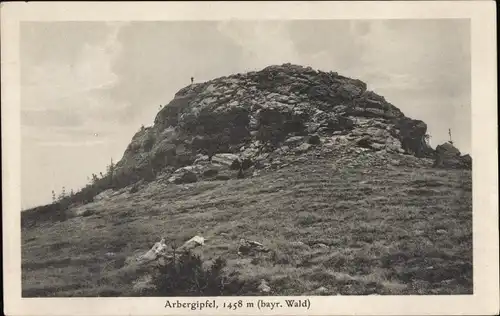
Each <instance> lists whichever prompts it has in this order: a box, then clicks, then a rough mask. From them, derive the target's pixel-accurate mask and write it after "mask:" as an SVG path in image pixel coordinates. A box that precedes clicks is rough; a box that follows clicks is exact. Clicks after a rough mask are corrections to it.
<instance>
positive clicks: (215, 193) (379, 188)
mask: <svg viewBox="0 0 500 316" xmlns="http://www.w3.org/2000/svg"><path fill="white" fill-rule="evenodd" d="M366 171H367V170H364V169H343V170H335V169H334V168H332V165H331V162H329V161H328V160H323V161H321V160H318V161H317V162H316V163H315V164H314V165H311V164H309V165H306V164H304V165H292V166H289V167H287V168H284V169H281V170H278V171H274V172H269V173H262V174H261V175H259V176H258V177H255V178H247V179H238V180H237V179H233V180H228V181H211V182H199V183H194V184H190V185H180V186H176V185H164V184H160V183H153V184H151V185H149V186H148V187H147V188H145V189H143V190H140V191H138V192H135V193H129V192H128V191H125V192H124V193H123V194H122V195H119V196H116V197H113V198H111V199H109V200H103V201H98V202H94V203H91V204H89V205H87V206H86V207H88V208H89V209H92V211H93V212H92V214H91V215H89V216H87V217H74V218H69V219H68V220H66V221H62V222H44V223H39V224H36V225H34V226H33V227H31V228H23V231H22V285H23V296H25V297H33V296H89V297H91V296H131V295H138V294H137V293H135V292H134V291H133V288H132V285H133V282H134V281H135V280H137V279H138V278H140V277H142V276H143V275H144V274H145V273H147V271H148V267H137V266H134V265H130V264H127V262H128V260H129V258H131V257H133V256H134V255H136V254H137V253H140V252H145V251H147V250H148V249H149V248H150V247H151V246H152V245H153V244H154V243H155V242H156V241H158V240H159V239H160V238H161V237H162V236H165V237H166V238H167V240H170V241H171V242H174V243H176V244H177V245H180V244H181V243H182V242H184V241H185V240H187V239H189V238H191V237H192V236H194V235H200V236H203V237H205V238H206V244H205V246H203V247H202V248H199V249H198V250H196V251H197V252H198V254H199V255H201V257H202V258H204V260H206V261H209V260H213V259H215V258H217V257H219V256H222V257H223V258H225V259H226V260H227V269H228V270H229V271H234V272H235V273H236V275H237V277H238V278H239V279H240V280H242V281H248V284H254V283H256V282H259V281H260V280H261V279H265V280H267V281H268V283H269V285H270V287H271V289H272V292H271V294H272V295H309V294H311V293H313V291H314V290H315V289H317V288H319V287H321V286H324V287H326V288H327V289H328V291H329V294H331V295H335V294H341V295H366V294H374V293H376V294H471V293H472V192H471V172H470V171H464V170H438V169H431V168H421V169H415V168H412V169H409V168H408V169H407V168H404V167H392V168H374V169H370V170H369V171H370V172H366ZM240 238H246V239H250V240H256V241H259V242H261V243H263V244H264V245H265V246H266V247H268V248H270V249H271V250H272V251H271V252H269V253H266V254H259V255H256V256H247V257H242V256H239V255H238V254H237V252H238V250H237V249H238V245H239V244H238V243H239V240H240ZM318 244H323V245H318ZM109 253H113V256H111V257H110V255H109ZM245 291H246V292H245V293H240V294H246V295H253V294H258V293H252V292H251V290H249V289H247V290H245Z"/></svg>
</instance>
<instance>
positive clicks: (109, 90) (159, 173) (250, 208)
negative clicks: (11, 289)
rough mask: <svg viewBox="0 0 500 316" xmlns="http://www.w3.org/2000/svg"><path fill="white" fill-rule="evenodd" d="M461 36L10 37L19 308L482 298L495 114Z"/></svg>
mask: <svg viewBox="0 0 500 316" xmlns="http://www.w3.org/2000/svg"><path fill="white" fill-rule="evenodd" d="M464 2H465V1H464ZM212 4H214V5H215V3H212ZM236 4H237V3H233V5H234V8H237V7H238V6H237V5H236ZM250 4H252V3H247V5H250ZM299 4H300V3H299ZM66 5H67V6H68V7H71V5H69V4H66ZM136 5H139V4H138V3H137V4H136ZM218 5H219V6H221V5H222V4H221V3H219V4H218ZM242 5H243V4H242ZM254 5H255V6H258V5H257V4H256V3H254ZM274 5H275V6H277V5H278V3H274ZM302 5H305V4H303V3H302ZM28 6H29V5H28ZM87 6H88V7H89V8H92V5H91V4H87ZM186 6H187V4H186ZM290 6H293V5H292V4H290ZM39 7H40V8H43V6H39ZM115 7H116V8H117V9H118V6H115ZM191 7H193V6H191ZM234 8H233V9H234ZM492 8H493V7H492ZM235 10H236V9H235ZM483 11H484V10H483ZM61 14H62V13H61ZM184 14H187V13H184ZM491 16H492V17H493V16H494V14H492V15H491ZM471 20H472V19H471V18H465V17H462V18H461V17H456V18H437V17H428V18H408V17H406V18H405V17H401V18H395V17H393V18H362V17H361V18H352V17H351V18H330V19H329V18H327V17H324V18H320V19H317V18H309V19H308V18H300V19H299V18H290V19H285V18H281V19H278V18H267V19H265V18H263V19H259V18H258V17H257V16H255V17H253V16H252V17H251V18H246V19H243V18H242V19H237V18H225V19H223V18H220V19H217V18H214V19H181V18H179V19H164V20H158V19H153V20H144V19H135V20H134V19H133V18H131V19H129V20H125V19H123V18H121V19H120V18H118V19H112V18H110V19H108V20H85V19H79V20H71V19H62V18H59V19H57V20H52V21H51V20H48V19H41V20H34V19H31V20H30V19H26V20H22V21H19V22H18V24H17V43H16V44H17V47H18V64H17V69H18V73H17V77H16V78H17V82H16V84H17V85H18V88H17V90H16V91H18V96H17V100H18V105H17V110H15V111H17V114H16V115H17V117H18V118H17V120H18V123H19V126H18V129H17V131H18V132H16V130H9V131H8V132H7V133H18V142H19V143H18V145H17V146H18V147H17V148H18V150H19V154H17V156H13V157H18V161H17V163H18V168H19V170H18V173H17V174H18V175H19V179H17V180H16V183H17V184H18V185H17V186H16V190H18V192H19V193H17V194H18V196H19V201H18V202H17V204H15V205H18V207H19V208H18V209H17V210H15V209H8V210H7V209H5V208H4V235H5V230H6V226H9V228H8V229H12V230H14V229H16V230H18V231H19V230H20V233H19V232H16V236H17V235H19V240H18V241H17V242H18V243H19V246H17V252H20V254H19V255H20V261H19V265H20V266H19V267H17V268H16V269H20V280H18V281H16V282H18V283H19V282H20V284H19V286H20V296H21V297H20V299H22V300H28V302H29V300H30V299H46V298H59V299H63V298H94V299H98V298H99V299H101V298H128V299H130V300H134V299H141V298H157V299H160V298H162V299H160V300H159V302H160V303H158V305H159V306H158V309H157V311H158V310H159V311H160V313H161V312H163V313H164V314H167V313H179V312H181V313H187V312H189V311H190V310H191V309H192V310H195V309H198V310H200V306H201V307H202V308H205V309H204V310H203V312H206V313H213V314H220V313H230V311H236V310H237V311H238V312H242V313H243V311H244V312H247V313H256V314H267V313H282V314H296V313H305V314H307V313H308V311H312V310H314V311H315V313H316V314H321V313H323V314H327V313H329V312H335V311H333V310H331V311H329V310H323V311H321V306H320V303H314V298H324V299H326V298H339V297H340V298H344V297H347V298H351V297H352V298H357V297H361V298H368V297H369V298H370V299H377V298H380V297H395V296H396V297H417V299H418V297H422V298H423V297H429V296H436V297H443V296H446V297H448V296H449V297H457V298H458V297H467V296H468V297H477V295H481V294H484V291H483V290H481V289H479V290H478V286H479V285H478V283H477V282H478V281H477V280H478V278H477V275H478V273H480V271H479V270H477V269H479V268H477V265H476V264H475V262H478V261H479V260H480V259H477V258H476V255H478V253H479V250H477V249H478V248H482V250H481V251H483V252H490V255H492V254H494V253H495V252H497V253H498V240H496V241H492V243H491V244H485V245H482V244H477V243H476V239H475V236H474V235H475V234H476V227H477V226H473V223H474V225H476V217H474V221H473V214H474V216H477V215H476V213H475V212H478V211H477V208H478V206H477V205H476V203H477V201H476V199H477V197H476V196H475V194H476V193H475V192H476V191H477V190H476V188H477V187H479V186H480V185H481V184H480V183H479V182H480V181H481V178H479V177H478V176H477V172H479V171H476V168H477V169H479V170H480V171H481V170H482V172H483V173H484V170H485V169H486V168H487V166H488V164H490V165H491V163H494V162H493V160H491V158H489V156H488V157H486V154H484V153H485V150H484V146H485V145H481V144H480V141H481V140H478V136H479V134H477V133H476V134H475V135H474V134H473V125H474V126H476V127H475V128H480V127H481V126H480V125H481V124H484V127H485V128H487V126H494V128H495V129H493V130H491V129H490V132H485V134H487V133H490V136H489V137H490V138H494V137H496V132H497V131H496V127H495V126H496V116H495V117H492V116H491V113H493V114H496V112H495V111H496V105H495V104H494V103H493V102H491V100H488V101H485V102H484V103H482V104H478V103H477V102H476V99H474V98H473V95H476V97H477V94H478V93H474V92H473V85H474V78H473V73H474V68H473V62H472V60H473V59H472V55H473V53H472V51H473V43H474V41H476V38H474V37H473V33H472V22H471ZM491 22H492V23H493V22H494V21H493V20H492V19H491ZM3 26H4V25H2V27H3ZM492 38H493V37H492ZM2 44H4V39H2ZM8 44H10V43H7V45H8ZM2 46H3V45H2ZM492 47H493V46H492ZM491 54H493V55H494V51H493V52H492V53H491ZM488 56H489V55H488ZM479 59H481V58H479ZM4 61H6V59H4V53H3V52H2V64H4ZM486 68H488V67H486ZM491 68H496V67H494V65H491ZM2 72H3V70H2ZM494 79H496V77H494ZM7 80H9V78H7V79H6V80H4V73H2V91H4V87H5V86H4V82H5V81H7ZM481 80H483V79H481ZM9 84H14V82H13V80H12V82H10V81H9ZM494 86H495V85H491V87H493V88H492V89H494ZM488 87H490V86H488ZM6 89H7V88H6ZM492 91H493V90H490V91H489V92H490V93H492ZM493 94H494V97H496V94H495V92H493ZM488 102H489V103H488ZM2 104H4V101H2ZM8 104H9V105H10V103H8ZM482 109H485V110H484V113H490V114H486V118H487V119H490V123H488V122H487V121H477V118H476V117H477V116H476V115H474V114H473V113H477V112H481V111H483V110H482ZM488 111H489V112H488ZM2 112H4V106H2ZM3 114H4V113H2V126H3V125H4V115H3ZM488 115H490V116H489V117H488ZM483 117H484V115H483ZM11 124H13V123H11ZM5 132H6V131H5V130H4V129H3V130H2V147H3V146H4V135H5ZM492 132H493V133H494V134H495V135H493V134H491V133H492ZM485 137H486V136H485ZM484 141H485V142H486V143H487V144H488V145H487V146H495V147H493V148H489V150H491V151H494V152H496V150H497V147H496V146H497V145H496V141H493V142H489V141H488V138H485V139H484ZM481 146H483V147H481ZM487 149H488V148H487ZM3 152H5V151H4V150H3ZM481 153H483V154H481ZM486 153H487V152H486ZM481 155H485V156H481ZM482 157H485V158H482ZM12 159H13V158H11V160H9V161H11V162H12ZM481 159H483V160H481ZM3 160H4V159H3ZM6 168H7V167H4V166H2V170H3V172H2V173H4V172H5V170H4V169H6ZM481 168H482V169H481ZM495 168H496V166H495ZM9 170H10V169H9ZM491 170H494V169H491ZM495 173H496V172H495ZM7 176H8V175H7ZM11 177H12V175H11ZM485 179H486V178H485ZM3 181H4V183H3V186H5V185H6V183H5V178H4V179H3ZM485 181H486V180H485ZM488 181H490V180H488ZM490 183H491V182H490ZM485 186H486V189H484V188H485ZM488 186H489V184H483V185H482V186H481V188H483V189H484V191H482V192H483V196H486V197H485V198H482V201H483V204H481V205H482V209H483V213H482V214H483V216H484V218H485V219H486V220H483V221H482V222H483V223H484V222H486V223H488V222H490V223H491V222H492V221H495V219H498V217H495V216H498V209H496V211H495V209H494V208H495V202H494V200H496V198H495V197H497V195H495V194H497V193H496V191H497V188H494V187H491V186H489V187H488ZM473 189H474V190H473ZM483 189H482V190H483ZM488 196H489V197H488ZM488 201H489V202H488ZM488 203H489V204H488ZM478 205H479V204H478ZM487 207H490V208H492V209H490V210H489V211H488V210H487V209H486V208H487ZM496 207H497V206H496ZM473 209H474V212H473ZM5 212H9V214H11V213H16V214H17V215H16V216H18V217H19V219H18V223H19V226H20V227H19V226H16V227H19V228H16V227H14V226H15V225H11V224H9V223H8V222H6V221H5V214H6V213H5ZM492 212H493V213H492ZM487 216H490V217H487ZM477 223H479V222H477ZM10 226H12V227H10ZM485 231H490V233H491V234H493V236H495V235H494V234H495V233H496V234H497V235H496V236H497V237H498V228H497V230H496V232H495V230H493V231H491V228H485ZM11 238H12V237H11ZM483 238H484V237H483ZM488 247H490V248H488ZM488 249H489V250H488ZM4 254H5V253H4ZM478 256H479V255H478ZM484 256H485V255H484V254H483V257H481V258H484ZM481 260H482V261H481V262H483V261H484V259H481ZM495 260H496V261H495ZM495 260H493V261H491V262H492V263H494V264H496V265H498V254H497V257H496V258H495ZM497 267H498V266H497ZM5 271H6V270H5V265H4V272H5ZM478 271H479V272H478ZM496 273H497V274H496V277H498V272H496ZM491 276H493V277H494V276H495V274H492V275H491ZM481 280H484V277H483V278H482V279H481ZM481 282H482V281H481ZM497 283H498V282H497ZM496 291H497V292H496V293H497V294H498V284H496ZM493 294H494V293H493ZM177 297H181V298H184V299H185V300H186V302H190V303H187V304H188V305H186V304H184V306H182V307H183V308H181V309H177V310H175V307H176V306H177V307H179V308H180V306H181V305H182V304H181V303H179V301H177V300H176V299H175V298H177ZM213 297H217V300H212V299H207V298H213ZM231 297H232V298H231ZM280 297H281V298H283V299H279V298H280ZM287 297H291V298H288V299H287ZM240 298H241V299H240ZM61 302H62V301H61ZM89 302H92V301H87V303H85V304H89ZM359 302H362V301H359ZM491 303H493V305H491V304H490V305H488V306H496V307H497V308H498V299H497V300H496V303H495V302H494V301H491ZM48 304H49V303H48ZM90 304H92V303H90ZM155 304H156V303H155ZM176 304H178V305H176ZM200 304H202V305H200ZM203 304H204V305H203ZM495 304H496V305H495ZM55 306H56V305H54V306H53V309H57V308H56V307H55ZM186 307H187V308H186ZM207 310H208V311H207ZM89 311H90V310H89ZM399 311H400V312H401V313H402V314H404V313H405V312H404V309H401V310H399ZM35 312H36V311H35ZM48 313H57V312H56V311H48ZM130 313H131V312H130V311H129V312H126V314H130ZM156 313H157V312H156ZM93 314H96V313H93ZM47 315H49V314H47Z"/></svg>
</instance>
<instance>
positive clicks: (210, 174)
mask: <svg viewBox="0 0 500 316" xmlns="http://www.w3.org/2000/svg"><path fill="white" fill-rule="evenodd" d="M218 173H219V170H218V169H215V168H209V169H206V170H205V171H203V176H204V177H207V178H211V177H215V176H216V175H217V174H218Z"/></svg>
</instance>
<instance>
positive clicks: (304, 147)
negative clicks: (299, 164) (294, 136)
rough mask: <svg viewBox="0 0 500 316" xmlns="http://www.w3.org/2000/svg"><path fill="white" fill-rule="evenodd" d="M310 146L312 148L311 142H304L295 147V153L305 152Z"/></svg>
mask: <svg viewBox="0 0 500 316" xmlns="http://www.w3.org/2000/svg"><path fill="white" fill-rule="evenodd" d="M309 148H311V144H309V143H303V144H301V145H300V146H299V147H297V148H295V153H296V154H302V153H305V152H306V151H308V150H309Z"/></svg>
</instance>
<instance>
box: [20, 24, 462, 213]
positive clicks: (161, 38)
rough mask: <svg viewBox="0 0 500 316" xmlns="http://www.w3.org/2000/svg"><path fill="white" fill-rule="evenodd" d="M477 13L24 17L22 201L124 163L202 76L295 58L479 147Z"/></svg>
mask: <svg viewBox="0 0 500 316" xmlns="http://www.w3.org/2000/svg"><path fill="white" fill-rule="evenodd" d="M469 28H470V24H469V21H468V20H451V19H442V20H356V21H353V20H322V21H320V20H315V21H305V20H302V21H276V22H274V21H266V22H251V21H245V22H130V23H123V22H120V23H106V22H102V23H101V22H23V23H22V25H21V47H20V48H21V84H22V88H21V124H22V146H21V148H22V179H21V182H22V207H23V209H25V208H28V207H32V206H35V205H39V204H43V203H46V202H50V200H51V190H55V191H56V192H57V193H58V192H60V190H61V187H62V186H65V187H66V190H67V191H69V190H70V189H71V188H73V189H75V191H76V190H77V189H78V188H80V187H82V186H83V185H85V183H86V182H87V176H90V175H91V174H92V173H98V172H99V171H104V170H105V166H106V165H107V164H109V161H110V159H111V158H113V160H114V161H117V160H119V159H120V158H121V157H122V155H123V152H124V150H125V148H126V146H127V145H128V143H129V142H130V140H131V138H132V136H133V135H134V133H135V132H136V131H137V130H139V128H140V126H141V124H144V125H146V126H148V125H151V124H152V123H153V120H154V117H155V115H156V113H157V111H158V108H159V105H165V104H167V103H168V102H169V101H170V100H171V98H172V97H173V95H174V93H175V92H177V91H178V90H179V89H181V88H182V87H184V86H186V85H188V84H189V81H190V77H191V76H194V78H195V80H196V81H205V80H210V79H213V78H216V77H220V76H225V75H229V74H233V73H238V72H246V71H250V70H257V69H262V68H264V67H266V66H268V65H271V64H283V63H287V62H290V63H295V64H301V65H304V66H311V67H313V68H315V69H319V70H324V71H337V72H339V73H340V74H342V75H347V76H350V77H354V78H358V79H361V80H363V81H364V82H366V83H367V84H368V88H369V89H371V90H374V91H375V92H376V93H378V94H380V95H383V96H385V97H386V99H387V100H388V101H389V102H391V103H393V104H394V105H395V106H397V107H398V108H400V109H401V110H402V111H403V112H404V113H405V115H407V116H409V117H412V118H415V119H421V120H423V121H424V122H426V123H427V125H428V127H429V133H430V134H431V137H432V138H431V142H432V144H433V146H435V145H437V144H439V143H442V142H444V141H446V140H448V128H451V129H452V133H453V140H454V142H455V144H456V145H457V147H458V148H459V149H460V150H461V151H462V152H464V153H469V152H470V150H471V116H470V90H471V88H470V76H471V73H470V33H469V32H470V30H469Z"/></svg>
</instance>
